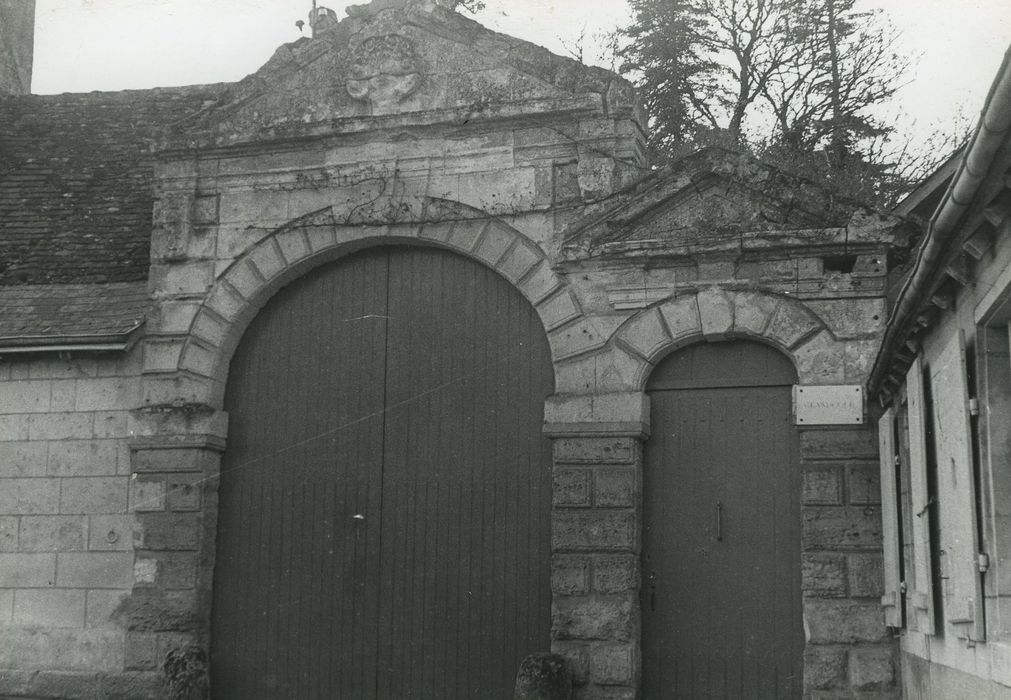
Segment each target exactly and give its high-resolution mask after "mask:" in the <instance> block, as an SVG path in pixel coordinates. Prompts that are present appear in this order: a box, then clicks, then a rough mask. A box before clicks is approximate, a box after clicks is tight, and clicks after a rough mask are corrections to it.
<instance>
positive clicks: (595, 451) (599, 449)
mask: <svg viewBox="0 0 1011 700" xmlns="http://www.w3.org/2000/svg"><path fill="white" fill-rule="evenodd" d="M553 451H554V458H555V462H557V463H559V464H631V463H632V462H633V461H634V460H635V454H636V450H635V440H634V439H633V438H628V437H616V438H604V437H585V438H557V439H555V440H554V443H553Z"/></svg>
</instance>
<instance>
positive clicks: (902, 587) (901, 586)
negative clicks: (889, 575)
mask: <svg viewBox="0 0 1011 700" xmlns="http://www.w3.org/2000/svg"><path fill="white" fill-rule="evenodd" d="M899 593H901V594H902V595H906V582H905V581H899Z"/></svg>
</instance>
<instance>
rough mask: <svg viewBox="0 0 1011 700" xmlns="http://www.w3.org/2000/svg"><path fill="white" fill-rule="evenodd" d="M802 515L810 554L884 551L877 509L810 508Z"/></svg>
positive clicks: (805, 544)
mask: <svg viewBox="0 0 1011 700" xmlns="http://www.w3.org/2000/svg"><path fill="white" fill-rule="evenodd" d="M801 511H802V514H801V517H802V519H803V530H802V533H803V534H802V538H803V539H802V541H803V544H804V549H805V550H807V551H815V550H824V549H854V548H859V549H877V548H880V547H881V514H880V513H879V512H878V510H877V509H873V510H870V511H868V510H867V509H866V508H831V507H818V506H807V507H804V508H802V509H801Z"/></svg>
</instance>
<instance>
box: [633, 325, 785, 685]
mask: <svg viewBox="0 0 1011 700" xmlns="http://www.w3.org/2000/svg"><path fill="white" fill-rule="evenodd" d="M795 381H796V373H795V371H794V368H793V365H792V364H791V362H790V360H789V359H788V358H786V357H785V356H784V355H782V354H780V353H779V352H777V351H776V350H774V349H772V348H770V347H767V346H765V345H761V344H758V343H753V342H746V341H729V342H720V343H699V344H696V345H692V346H689V347H687V348H684V349H682V350H680V351H678V352H676V353H675V354H673V355H671V356H670V357H668V358H667V359H665V360H664V361H663V362H661V363H660V365H659V366H658V367H657V368H656V370H655V371H654V372H653V374H652V376H651V377H650V381H649V384H648V386H647V391H648V392H649V396H650V401H651V416H652V417H651V426H652V430H651V436H650V439H649V442H648V443H647V445H646V453H645V464H644V473H643V519H644V520H643V523H644V526H643V553H642V575H643V584H642V600H641V603H642V625H643V655H642V659H643V662H642V663H643V698H645V699H646V700H660V699H667V698H678V699H682V698H684V699H691V698H699V699H705V700H708V699H710V698H737V699H741V700H762V699H765V698H769V699H776V700H783V699H787V698H800V697H801V693H802V685H803V684H802V668H803V664H802V655H803V647H804V633H803V622H802V617H801V616H802V609H801V603H802V601H801V591H800V527H801V522H800V470H799V459H798V445H797V440H798V438H797V432H796V430H795V428H794V427H793V425H792V416H791V401H792V398H791V385H792V384H794V383H795Z"/></svg>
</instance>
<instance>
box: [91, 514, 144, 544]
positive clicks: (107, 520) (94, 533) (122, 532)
mask: <svg viewBox="0 0 1011 700" xmlns="http://www.w3.org/2000/svg"><path fill="white" fill-rule="evenodd" d="M143 535H144V530H143V528H142V527H141V524H140V523H139V522H138V521H137V516H136V515H133V514H130V515H92V516H90V517H89V518H88V549H89V550H91V551H95V552H102V551H105V552H128V551H130V550H132V549H134V548H138V547H140V546H141V545H142V544H143Z"/></svg>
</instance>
